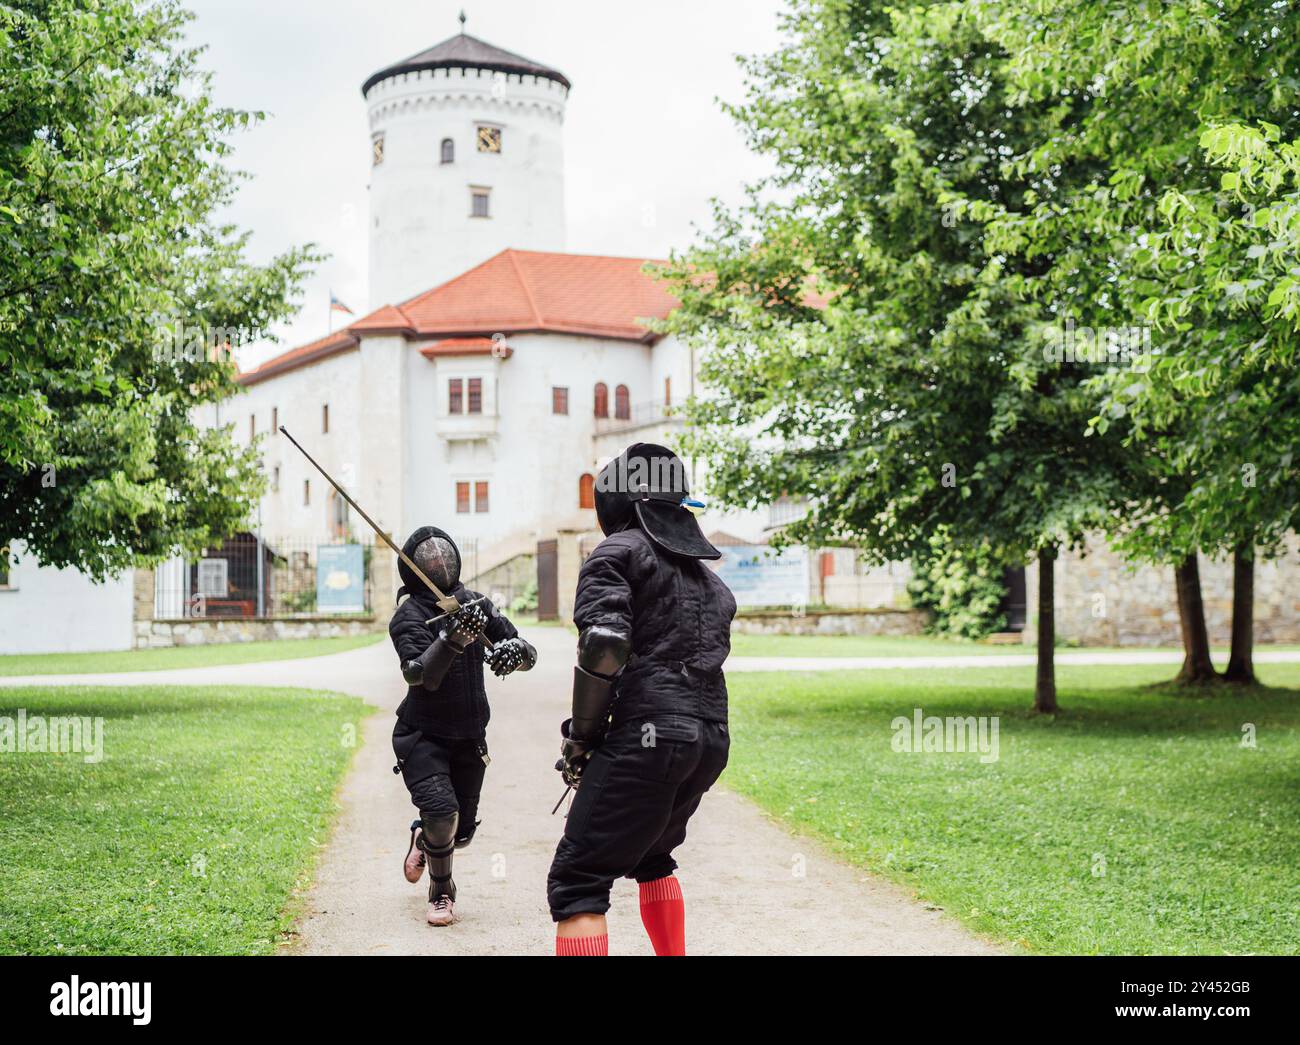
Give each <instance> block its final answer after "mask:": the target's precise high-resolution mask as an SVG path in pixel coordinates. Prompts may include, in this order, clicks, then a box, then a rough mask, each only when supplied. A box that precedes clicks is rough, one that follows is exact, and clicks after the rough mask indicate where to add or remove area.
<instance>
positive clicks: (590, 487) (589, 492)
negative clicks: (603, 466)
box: [578, 472, 596, 508]
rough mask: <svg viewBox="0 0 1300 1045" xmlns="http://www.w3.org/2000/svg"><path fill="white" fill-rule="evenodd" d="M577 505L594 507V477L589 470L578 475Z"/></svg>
mask: <svg viewBox="0 0 1300 1045" xmlns="http://www.w3.org/2000/svg"><path fill="white" fill-rule="evenodd" d="M578 507H579V508H595V507H596V478H595V476H593V475H592V474H591V473H590V472H583V473H582V475H580V476H578Z"/></svg>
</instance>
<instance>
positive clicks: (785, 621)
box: [731, 609, 929, 635]
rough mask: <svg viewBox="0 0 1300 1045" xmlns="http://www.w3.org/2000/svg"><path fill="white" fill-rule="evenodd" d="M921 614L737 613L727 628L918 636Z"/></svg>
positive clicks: (924, 618)
mask: <svg viewBox="0 0 1300 1045" xmlns="http://www.w3.org/2000/svg"><path fill="white" fill-rule="evenodd" d="M928 620H929V615H928V614H926V613H925V612H923V611H922V610H893V609H870V610H808V611H806V612H804V613H802V614H800V615H797V616H796V615H795V614H792V613H791V612H790V611H789V610H741V611H740V612H739V613H737V614H736V620H735V622H734V623H733V624H732V626H731V630H732V632H733V633H734V634H738V635H921V634H923V633H924V632H925V626H926V624H927V622H928Z"/></svg>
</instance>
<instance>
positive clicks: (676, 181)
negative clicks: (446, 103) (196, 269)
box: [189, 0, 783, 367]
mask: <svg viewBox="0 0 1300 1045" xmlns="http://www.w3.org/2000/svg"><path fill="white" fill-rule="evenodd" d="M782 6H783V4H782V3H781V0H693V2H692V0H655V2H653V3H633V2H630V0H564V2H540V0H477V2H468V3H461V2H460V0H456V2H443V0H371V2H369V3H367V2H364V0H189V7H190V8H191V9H192V10H193V11H194V12H195V14H196V16H197V17H196V19H195V21H194V22H193V23H192V25H191V27H190V36H191V39H192V40H193V42H194V43H196V44H204V45H207V47H208V52H207V54H206V55H205V57H204V60H203V64H204V65H205V67H207V68H208V69H210V70H212V71H213V72H214V73H215V74H216V83H215V91H216V98H217V100H218V102H220V103H221V104H224V105H230V106H235V107H239V108H246V109H257V110H262V111H265V112H267V113H268V114H269V118H268V119H267V121H266V122H265V123H263V124H262V125H261V126H259V127H258V128H256V129H255V130H253V131H251V132H248V133H246V134H243V135H241V136H240V137H239V138H238V139H237V140H236V142H235V144H236V146H237V149H238V151H237V153H236V156H235V160H234V164H235V166H237V167H239V168H241V169H243V170H246V171H247V172H248V173H249V174H250V175H251V176H252V177H251V179H250V180H249V181H247V182H246V183H245V184H244V185H243V186H242V188H241V190H240V194H239V198H238V201H237V202H236V204H235V205H234V207H233V208H232V209H231V213H230V215H229V217H230V218H231V219H232V220H233V221H235V222H236V223H237V224H238V225H239V226H240V227H242V228H246V229H251V230H252V231H253V233H254V236H253V251H254V255H255V257H256V258H257V259H258V260H262V259H265V258H267V257H270V256H272V255H273V254H275V253H277V252H279V251H282V250H284V249H285V248H286V247H288V246H290V245H292V244H295V243H305V242H308V241H311V242H314V243H316V244H318V245H320V246H321V247H322V248H323V249H324V250H325V251H326V252H328V253H329V254H330V255H331V256H330V259H329V260H328V261H326V262H325V263H324V264H323V265H321V267H320V268H319V269H318V270H317V272H316V274H315V276H314V277H313V278H312V279H311V280H310V281H309V282H308V284H307V288H306V293H305V295H304V299H303V301H302V308H301V310H300V311H299V313H298V315H297V317H296V318H295V319H294V320H293V321H292V322H291V323H290V324H288V325H286V327H285V328H284V329H283V330H281V331H280V334H281V337H282V340H281V342H280V344H279V345H257V346H250V347H249V348H247V349H245V350H244V351H243V353H241V357H240V362H241V364H242V365H244V366H246V367H247V366H251V365H254V364H256V363H258V362H260V361H261V360H262V359H264V358H266V357H267V356H269V355H272V354H274V353H275V352H278V351H282V350H283V349H284V348H286V347H290V346H292V345H295V344H300V343H302V342H305V341H309V340H311V339H313V338H315V337H319V336H321V335H323V334H324V333H325V332H326V329H327V325H328V322H329V318H328V294H329V291H330V289H333V290H334V292H335V294H337V295H338V296H339V298H341V299H342V300H343V301H344V302H345V303H347V304H348V305H350V306H351V307H352V309H353V310H354V311H356V312H357V313H358V314H361V313H362V312H364V311H365V307H366V303H367V287H366V215H367V210H366V183H367V180H368V177H369V131H368V129H367V126H366V114H365V103H364V102H363V100H362V97H361V84H362V82H363V81H364V80H365V78H366V77H367V76H368V75H369V74H370V73H372V72H375V71H376V70H378V69H380V68H383V67H384V66H386V65H389V64H391V63H393V62H395V61H397V60H398V59H401V58H404V57H406V56H408V55H411V54H414V53H416V52H418V51H422V50H424V49H426V48H427V47H430V46H432V45H433V44H435V43H438V42H439V41H441V40H443V39H445V38H447V37H448V36H452V35H454V34H455V33H456V32H458V31H459V28H460V26H459V23H458V22H457V20H456V15H457V13H458V12H459V11H460V10H461V9H462V8H464V10H465V12H466V15H467V16H468V19H469V21H468V23H467V24H466V27H465V28H466V31H467V32H469V33H470V34H472V35H474V36H478V37H480V38H481V39H483V40H486V41H488V42H489V43H493V44H496V45H497V46H499V47H504V48H505V49H506V50H509V51H515V52H517V53H519V54H522V55H524V56H526V57H528V58H532V59H534V60H535V61H538V62H541V63H544V64H546V65H550V66H551V67H552V68H556V69H559V70H560V71H561V72H562V73H564V74H565V75H566V76H567V77H568V78H569V80H570V81H571V82H572V84H573V90H572V92H571V93H570V95H569V101H568V107H567V117H566V121H565V130H564V135H565V142H564V145H565V165H566V175H567V183H566V184H567V188H566V201H565V202H566V208H567V217H568V243H567V249H568V250H570V251H574V252H579V253H599V254H622V255H633V256H645V257H663V256H665V255H666V254H667V252H668V251H669V250H670V249H672V248H674V247H679V248H680V247H685V246H687V245H688V244H689V243H690V242H691V240H692V238H693V233H692V224H693V223H694V224H697V225H698V224H707V222H708V219H709V199H710V197H713V196H718V197H721V198H722V199H724V200H730V201H736V200H738V199H739V198H740V197H741V192H742V187H743V185H744V183H745V182H746V181H750V180H752V179H753V178H755V177H756V176H758V175H760V174H761V173H762V172H763V171H764V169H765V167H764V163H763V161H761V160H759V159H758V158H757V157H755V156H753V155H751V154H750V153H749V152H748V150H747V149H746V147H745V144H744V142H743V140H742V139H741V136H740V134H739V132H738V131H737V130H736V128H735V126H734V124H733V123H732V122H731V121H730V120H729V119H728V118H727V117H726V116H725V115H724V114H723V113H722V112H721V111H720V109H719V106H718V102H717V99H719V98H722V99H725V100H728V101H737V100H739V99H740V98H741V96H742V82H743V81H742V78H741V74H740V70H739V68H738V67H737V65H736V61H735V57H734V56H735V55H736V54H754V53H765V52H769V51H772V50H774V49H775V48H776V46H777V44H778V43H779V34H778V31H777V12H778V11H779V10H780V9H781V7H782Z"/></svg>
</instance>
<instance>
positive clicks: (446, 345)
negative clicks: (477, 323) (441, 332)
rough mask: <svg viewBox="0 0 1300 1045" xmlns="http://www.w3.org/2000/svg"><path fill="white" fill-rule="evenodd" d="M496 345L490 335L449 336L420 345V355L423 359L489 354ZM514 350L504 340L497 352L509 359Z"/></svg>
mask: <svg viewBox="0 0 1300 1045" xmlns="http://www.w3.org/2000/svg"><path fill="white" fill-rule="evenodd" d="M496 346H497V342H495V341H493V340H492V339H491V338H490V337H449V338H446V339H444V340H442V341H435V342H434V343H433V344H431V345H424V346H422V347H421V348H420V355H422V356H424V358H425V359H434V358H435V357H437V356H490V355H491V354H492V352H493V350H494V349H496ZM514 351H515V350H514V349H513V348H511V347H510V346H509V345H507V344H505V342H502V343H501V348H500V349H499V352H500V355H501V357H502V358H503V359H509V358H510V357H511V356H512V355H513V354H514Z"/></svg>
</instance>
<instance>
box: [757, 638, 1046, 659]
mask: <svg viewBox="0 0 1300 1045" xmlns="http://www.w3.org/2000/svg"><path fill="white" fill-rule="evenodd" d="M731 653H732V656H735V657H951V656H957V655H960V654H977V655H978V654H983V653H1002V654H1006V653H1033V647H1032V646H1030V647H1026V646H990V645H989V644H988V643H984V642H967V641H963V640H961V639H940V638H930V637H928V636H921V635H917V636H905V635H895V636H891V635H738V634H733V635H732V636H731Z"/></svg>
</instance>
